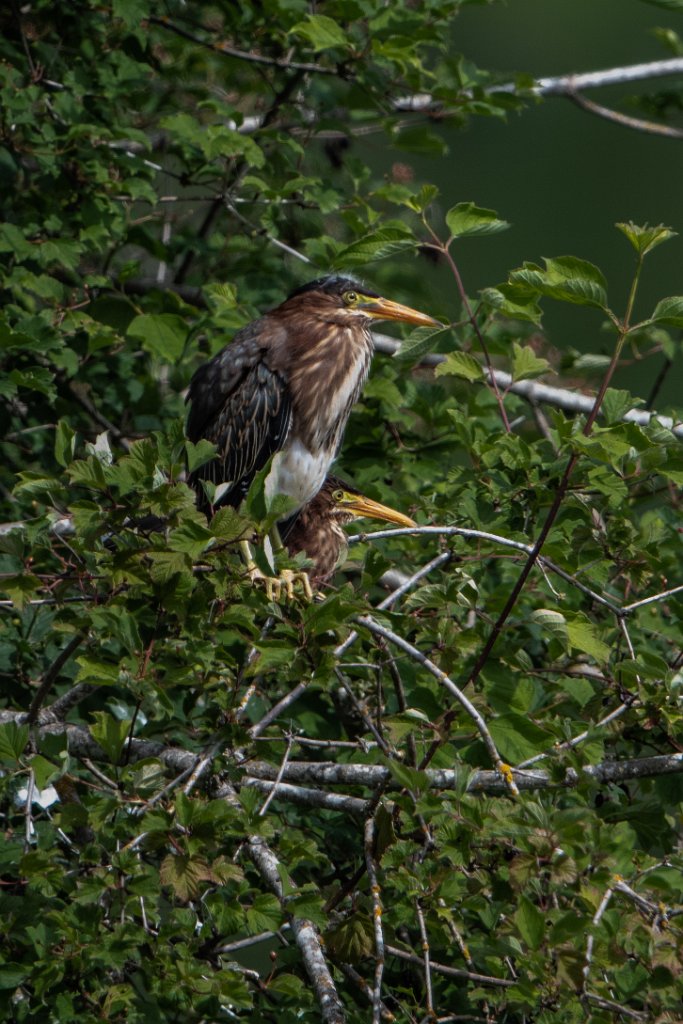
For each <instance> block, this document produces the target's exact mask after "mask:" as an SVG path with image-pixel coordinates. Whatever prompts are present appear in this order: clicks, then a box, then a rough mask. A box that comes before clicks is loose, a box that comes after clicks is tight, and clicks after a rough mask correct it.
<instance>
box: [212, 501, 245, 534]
mask: <svg viewBox="0 0 683 1024" xmlns="http://www.w3.org/2000/svg"><path fill="white" fill-rule="evenodd" d="M211 532H212V534H213V535H214V537H217V538H218V539H219V540H223V541H232V540H240V539H242V538H243V537H248V535H249V534H250V533H251V532H252V530H251V527H250V525H249V523H248V522H247V520H246V519H244V518H243V517H242V516H241V515H240V514H239V513H238V512H237V511H236V510H235V509H234V508H231V507H230V506H225V507H224V508H219V509H218V511H217V512H216V514H215V515H214V517H213V519H212V520H211Z"/></svg>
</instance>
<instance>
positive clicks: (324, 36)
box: [289, 14, 349, 52]
mask: <svg viewBox="0 0 683 1024" xmlns="http://www.w3.org/2000/svg"><path fill="white" fill-rule="evenodd" d="M289 35H297V36H302V37H303V38H304V39H307V40H308V41H309V43H310V44H311V46H312V47H313V49H314V50H315V51H316V52H320V51H322V50H331V49H334V48H335V47H343V48H344V49H348V48H349V41H348V39H347V37H346V33H345V32H344V30H343V29H342V28H341V26H340V25H339V23H338V22H337V21H335V20H334V19H333V18H328V17H327V16H326V15H325V14H307V15H306V20H305V21H299V22H297V24H296V25H294V26H293V27H292V28H290V30H289Z"/></svg>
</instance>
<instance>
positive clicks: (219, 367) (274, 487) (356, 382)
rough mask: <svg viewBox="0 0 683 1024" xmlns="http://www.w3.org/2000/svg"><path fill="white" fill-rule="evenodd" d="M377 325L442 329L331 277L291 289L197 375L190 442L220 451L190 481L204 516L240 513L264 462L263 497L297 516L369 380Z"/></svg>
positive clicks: (334, 451)
mask: <svg viewBox="0 0 683 1024" xmlns="http://www.w3.org/2000/svg"><path fill="white" fill-rule="evenodd" d="M377 320H398V321H402V322H404V323H410V324H418V325H423V326H440V324H439V322H438V321H437V320H434V319H433V318H432V317H431V316H427V315H426V314H425V313H420V312H418V311H417V310H415V309H411V308H410V307H409V306H402V305H400V304H399V303H397V302H392V301H391V300H389V299H385V298H382V296H380V295H378V294H377V292H374V291H372V290H371V289H369V288H366V287H363V286H362V285H361V284H359V282H358V281H355V280H354V279H353V278H351V277H344V276H338V275H333V276H331V277H323V278H319V279H318V280H316V281H311V282H310V284H306V285H304V286H303V287H302V288H297V289H296V291H294V292H292V294H291V295H290V296H289V298H287V299H286V300H285V301H284V302H283V303H282V304H281V305H280V306H278V307H277V308H276V309H273V310H271V311H270V312H268V313H265V314H264V315H263V316H262V317H259V319H258V320H254V322H253V323H251V324H248V325H247V326H246V327H243V328H242V330H240V331H239V332H238V333H237V334H236V335H235V337H234V339H233V340H232V342H231V343H230V344H229V345H227V346H226V347H225V348H224V349H222V350H221V351H220V352H219V353H218V354H217V355H215V356H214V357H213V359H211V360H209V362H208V363H205V364H204V365H203V366H200V367H199V369H198V370H197V372H196V373H195V375H194V377H193V378H192V381H191V383H190V389H189V393H188V396H187V397H188V401H189V402H190V412H189V415H188V419H187V436H188V438H189V439H190V441H193V442H195V443H197V442H198V441H199V440H200V439H201V438H206V439H207V440H209V441H213V442H214V444H215V445H216V447H217V449H218V452H217V455H216V457H215V458H213V459H211V460H210V461H209V462H208V463H205V464H204V465H203V466H201V467H200V468H199V469H197V470H196V471H195V472H194V473H192V474H191V476H190V483H191V484H192V485H193V486H194V487H195V488H196V490H197V493H198V495H199V503H200V505H201V507H202V508H204V509H205V510H207V511H210V510H212V509H214V508H216V507H217V506H219V505H223V504H228V505H233V506H237V505H239V503H240V502H241V500H242V499H243V498H244V496H245V495H246V493H247V491H248V489H249V486H250V484H251V482H252V480H253V479H254V476H255V475H256V474H257V473H258V472H259V470H261V469H263V468H264V466H265V465H266V463H267V462H268V460H269V459H270V458H271V456H273V459H272V463H271V468H270V472H269V474H268V477H267V480H266V497H267V498H271V497H273V496H274V495H275V494H284V495H287V496H289V497H290V498H291V499H292V503H293V508H292V510H291V511H292V512H295V511H296V510H298V509H300V508H302V507H303V506H304V505H305V504H306V502H308V501H311V499H312V498H314V497H315V495H316V494H317V493H318V491H319V490H320V488H321V487H322V485H323V483H324V481H325V477H326V476H327V474H328V471H329V468H330V465H331V463H332V461H333V459H334V457H335V455H336V454H337V451H338V449H339V446H340V444H341V440H342V436H343V434H344V429H345V427H346V422H347V420H348V418H349V413H350V412H351V407H352V406H353V404H354V402H355V401H356V400H357V399H358V396H359V395H360V392H361V389H362V387H363V384H364V383H365V380H366V378H367V375H368V370H369V368H370V360H371V357H372V336H371V333H370V328H371V326H372V324H373V322H374V321H377ZM204 483H208V484H211V485H213V488H211V487H209V488H207V489H206V490H205V489H204V487H203V484H204Z"/></svg>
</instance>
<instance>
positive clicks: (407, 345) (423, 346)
mask: <svg viewBox="0 0 683 1024" xmlns="http://www.w3.org/2000/svg"><path fill="white" fill-rule="evenodd" d="M449 331H450V327H446V328H442V327H436V328H434V327H416V328H415V330H414V331H411V332H410V334H409V335H408V336H407V338H404V339H403V341H402V342H401V346H400V348H398V349H397V350H396V352H394V356H393V358H394V359H397V360H398V361H399V362H401V363H416V362H417V361H418V360H419V359H420V358H421V357H422V356H423V355H424V354H425V353H426V352H431V351H432V349H433V348H434V346H435V343H436V342H438V340H439V339H440V338H442V337H443V336H444V335H445V334H447V333H448V332H449Z"/></svg>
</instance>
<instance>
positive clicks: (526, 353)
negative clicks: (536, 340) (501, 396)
mask: <svg viewBox="0 0 683 1024" xmlns="http://www.w3.org/2000/svg"><path fill="white" fill-rule="evenodd" d="M512 350H513V356H512V378H513V380H529V379H531V378H533V377H540V376H541V374H543V373H545V372H546V371H547V370H548V368H549V367H550V363H549V362H548V360H547V359H543V358H541V356H537V355H536V353H535V352H534V350H533V349H532V347H531V345H518V344H517V342H516V341H515V342H513V344H512Z"/></svg>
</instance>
